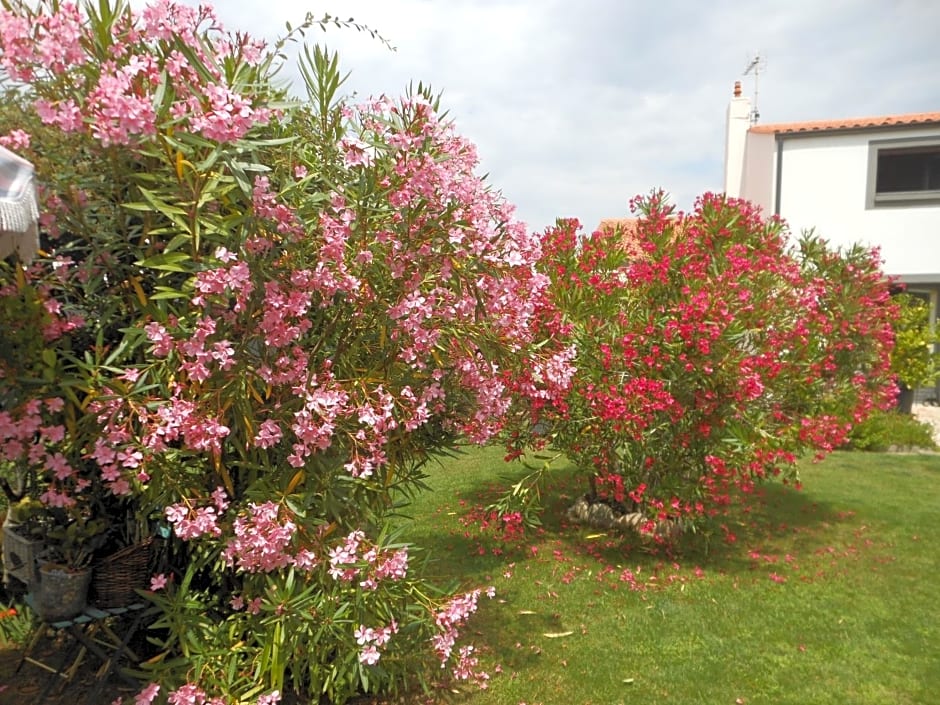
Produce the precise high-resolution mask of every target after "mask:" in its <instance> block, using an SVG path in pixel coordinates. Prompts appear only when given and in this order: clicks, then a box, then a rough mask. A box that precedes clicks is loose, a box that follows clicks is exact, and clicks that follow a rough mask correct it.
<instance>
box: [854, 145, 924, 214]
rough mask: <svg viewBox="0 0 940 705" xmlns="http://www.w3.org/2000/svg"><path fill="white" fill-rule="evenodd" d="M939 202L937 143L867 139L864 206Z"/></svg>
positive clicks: (874, 206) (875, 206) (877, 206)
mask: <svg viewBox="0 0 940 705" xmlns="http://www.w3.org/2000/svg"><path fill="white" fill-rule="evenodd" d="M938 203H940V142H938V141H937V140H936V139H934V140H932V141H923V140H920V141H918V140H885V141H881V142H871V143H870V145H869V159H868V207H869V208H879V207H882V206H912V205H928V204H931V205H932V204H938Z"/></svg>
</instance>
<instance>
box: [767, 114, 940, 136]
mask: <svg viewBox="0 0 940 705" xmlns="http://www.w3.org/2000/svg"><path fill="white" fill-rule="evenodd" d="M935 124H940V112H936V113H909V114H907V115H882V116H879V117H866V118H847V119H845V120H813V121H810V122H780V123H776V124H767V125H755V126H754V127H752V128H750V131H751V132H757V133H761V134H781V135H795V134H801V133H805V132H831V131H836V130H863V129H868V128H879V127H917V126H919V125H935Z"/></svg>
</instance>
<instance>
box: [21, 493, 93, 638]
mask: <svg viewBox="0 0 940 705" xmlns="http://www.w3.org/2000/svg"><path fill="white" fill-rule="evenodd" d="M49 512H50V514H51V515H52V516H53V517H55V519H56V521H54V522H53V523H52V525H51V526H50V528H49V530H48V532H47V535H46V543H45V548H44V550H43V553H42V554H41V556H40V558H39V587H38V590H37V591H36V611H37V612H38V613H39V615H40V616H41V617H42V618H43V619H45V620H46V621H53V620H63V619H70V618H72V617H74V616H75V615H77V614H79V613H81V611H82V610H83V609H84V608H85V603H86V600H87V597H88V587H89V585H90V584H91V573H92V570H91V561H92V558H93V556H94V555H95V551H97V550H98V548H100V547H101V545H102V544H103V543H104V541H105V539H106V538H107V530H108V524H107V522H106V521H105V520H104V519H102V518H100V517H91V516H90V515H88V514H87V513H85V512H83V511H81V510H79V509H76V508H75V507H72V508H70V510H66V511H63V510H62V508H58V507H56V508H51V509H49Z"/></svg>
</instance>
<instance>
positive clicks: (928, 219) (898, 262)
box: [755, 128, 940, 284]
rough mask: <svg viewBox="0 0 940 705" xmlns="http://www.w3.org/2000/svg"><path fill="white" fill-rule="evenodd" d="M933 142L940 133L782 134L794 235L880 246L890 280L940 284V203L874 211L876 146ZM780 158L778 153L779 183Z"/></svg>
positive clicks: (786, 207) (784, 207)
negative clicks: (871, 177)
mask: <svg viewBox="0 0 940 705" xmlns="http://www.w3.org/2000/svg"><path fill="white" fill-rule="evenodd" d="M755 136H756V135H755ZM930 136H936V137H940V130H937V129H936V128H934V129H932V130H916V129H904V130H883V129H882V130H877V131H869V132H861V131H860V132H846V133H838V134H833V133H826V134H821V135H817V134H813V135H805V136H804V135H782V136H778V139H780V138H782V155H781V156H782V163H783V169H782V179H781V184H782V185H781V188H780V200H779V213H780V215H781V216H783V217H784V218H785V219H786V220H787V222H788V223H789V225H790V228H791V230H792V231H793V232H794V233H799V232H800V231H801V230H803V229H809V228H815V229H816V232H817V233H818V234H819V235H821V236H822V237H824V238H826V239H828V240H829V241H830V242H831V243H832V244H833V245H843V246H844V245H850V244H852V243H854V242H861V243H863V244H866V245H870V246H871V245H878V246H880V248H881V255H882V258H883V259H884V270H885V272H886V273H887V274H892V275H896V276H900V277H901V279H902V280H905V281H908V282H910V283H912V284H913V283H924V284H927V283H930V284H934V283H937V282H940V205H921V206H908V207H903V206H895V207H880V208H868V207H867V188H868V168H869V142H870V141H872V140H882V139H890V138H896V137H903V138H905V139H907V138H917V137H930ZM777 158H778V151H777V150H776V149H775V150H774V159H773V162H774V165H773V168H772V170H771V173H772V174H774V181H775V180H776V174H777V166H776V160H777ZM774 188H776V184H775V186H774ZM775 195H776V194H775ZM775 200H776V199H775ZM770 212H774V211H773V210H771V211H770Z"/></svg>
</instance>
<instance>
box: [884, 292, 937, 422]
mask: <svg viewBox="0 0 940 705" xmlns="http://www.w3.org/2000/svg"><path fill="white" fill-rule="evenodd" d="M895 301H896V302H897V303H898V317H897V319H896V320H895V322H894V350H893V351H892V353H891V371H892V372H894V373H895V375H897V380H898V387H899V390H900V393H899V396H898V410H899V411H901V412H902V413H905V414H909V413H911V408H912V406H913V403H914V392H915V391H916V390H917V389H918V388H919V387H926V386H927V385H930V384H933V383H934V382H935V381H936V380H937V378H938V377H940V356H938V355H937V353H936V352H934V346H935V345H936V344H937V343H940V335H938V332H937V331H936V330H933V329H932V328H931V325H930V309H929V308H928V306H927V304H926V302H924V301H922V300H921V299H919V298H917V297H915V296H911V295H910V294H903V293H902V294H897V295H895Z"/></svg>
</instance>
